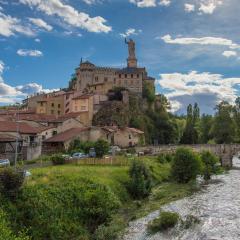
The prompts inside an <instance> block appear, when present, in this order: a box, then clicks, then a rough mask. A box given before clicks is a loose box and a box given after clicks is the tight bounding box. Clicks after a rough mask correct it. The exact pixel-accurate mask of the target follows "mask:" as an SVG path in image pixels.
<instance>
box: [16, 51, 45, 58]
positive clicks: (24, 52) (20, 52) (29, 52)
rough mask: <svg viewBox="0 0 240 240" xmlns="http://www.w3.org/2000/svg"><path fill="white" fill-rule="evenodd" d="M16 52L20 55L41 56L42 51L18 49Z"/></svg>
mask: <svg viewBox="0 0 240 240" xmlns="http://www.w3.org/2000/svg"><path fill="white" fill-rule="evenodd" d="M17 54H18V55H19V56H22V57H27V56H29V57H42V56H43V53H42V52H41V51H39V50H29V49H19V50H18V51H17Z"/></svg>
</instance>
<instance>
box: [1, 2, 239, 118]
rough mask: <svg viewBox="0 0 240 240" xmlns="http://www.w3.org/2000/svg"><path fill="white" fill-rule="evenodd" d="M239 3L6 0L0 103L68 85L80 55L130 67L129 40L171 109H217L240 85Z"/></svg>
mask: <svg viewBox="0 0 240 240" xmlns="http://www.w3.org/2000/svg"><path fill="white" fill-rule="evenodd" d="M239 12H240V5H239V0H11V1H8V0H0V104H1V105H3V104H6V103H14V102H16V101H20V100H21V99H22V98H25V97H26V96H27V94H31V93H33V92H36V91H42V90H45V91H50V90H52V89H58V88H61V87H66V86H67V85H68V81H69V78H70V76H71V74H72V73H73V72H74V69H75V68H76V67H77V66H78V64H79V62H80V59H81V57H83V59H84V60H90V61H91V62H93V63H95V64H96V65H99V66H119V67H121V66H122V67H124V66H125V64H126V57H127V47H126V45H125V44H124V37H125V36H126V37H131V38H133V39H134V40H135V41H136V44H137V45H136V47H137V57H138V60H139V65H140V66H145V67H146V68H147V70H148V72H149V75H151V76H153V77H155V78H156V79H157V81H156V89H157V92H161V93H164V94H166V95H167V96H168V98H169V99H170V101H171V103H172V110H173V111H176V112H177V113H182V112H185V109H186V105H187V104H188V103H194V102H195V101H197V102H198V103H199V104H200V106H201V109H202V112H206V113H211V112H212V111H213V108H214V106H215V104H216V103H217V102H219V101H220V100H227V101H229V102H233V101H234V99H235V98H236V97H237V96H238V95H239V85H240V67H239V66H240V18H239V17H238V16H239Z"/></svg>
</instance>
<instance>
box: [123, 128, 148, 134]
mask: <svg viewBox="0 0 240 240" xmlns="http://www.w3.org/2000/svg"><path fill="white" fill-rule="evenodd" d="M126 129H127V130H128V131H130V132H134V133H137V134H144V132H143V131H142V130H140V129H137V128H129V127H126Z"/></svg>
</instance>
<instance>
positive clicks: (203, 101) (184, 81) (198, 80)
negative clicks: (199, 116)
mask: <svg viewBox="0 0 240 240" xmlns="http://www.w3.org/2000/svg"><path fill="white" fill-rule="evenodd" d="M157 83H158V84H160V86H161V87H162V88H163V89H165V90H166V91H168V93H167V94H166V95H167V97H168V98H169V100H170V101H171V102H172V103H173V105H174V109H173V111H175V112H176V111H178V112H181V113H182V112H183V111H185V108H186V106H187V105H188V104H189V103H194V102H198V103H199V105H200V107H201V108H202V110H203V112H207V113H212V111H213V109H214V107H215V105H216V104H217V103H218V102H219V101H222V100H226V101H228V102H230V103H233V102H234V100H235V98H236V97H237V93H238V90H237V87H238V86H240V78H224V76H222V75H221V74H212V73H208V72H203V73H198V72H196V71H192V72H189V73H187V74H183V73H169V74H161V75H160V79H159V80H157Z"/></svg>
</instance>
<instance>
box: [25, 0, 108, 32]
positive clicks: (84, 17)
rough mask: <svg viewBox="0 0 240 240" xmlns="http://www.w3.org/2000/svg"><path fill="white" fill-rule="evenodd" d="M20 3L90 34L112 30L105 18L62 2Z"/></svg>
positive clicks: (27, 1) (56, 0)
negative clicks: (93, 15)
mask: <svg viewBox="0 0 240 240" xmlns="http://www.w3.org/2000/svg"><path fill="white" fill-rule="evenodd" d="M20 2H21V3H23V4H26V5H29V6H30V7H31V8H33V7H35V8H36V9H37V10H39V11H42V12H44V13H45V14H47V15H51V16H58V17H59V18H61V19H62V20H63V21H64V22H65V23H67V24H69V25H71V26H74V27H79V28H83V29H86V30H87V31H89V32H105V33H108V32H110V31H111V30H112V28H111V27H110V26H107V25H105V23H106V20H105V19H104V18H103V17H101V16H97V17H90V16H89V15H88V14H86V13H84V12H79V11H78V10H76V9H75V8H73V7H72V6H70V5H67V4H64V2H63V1H62V0H48V1H46V0H20Z"/></svg>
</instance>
